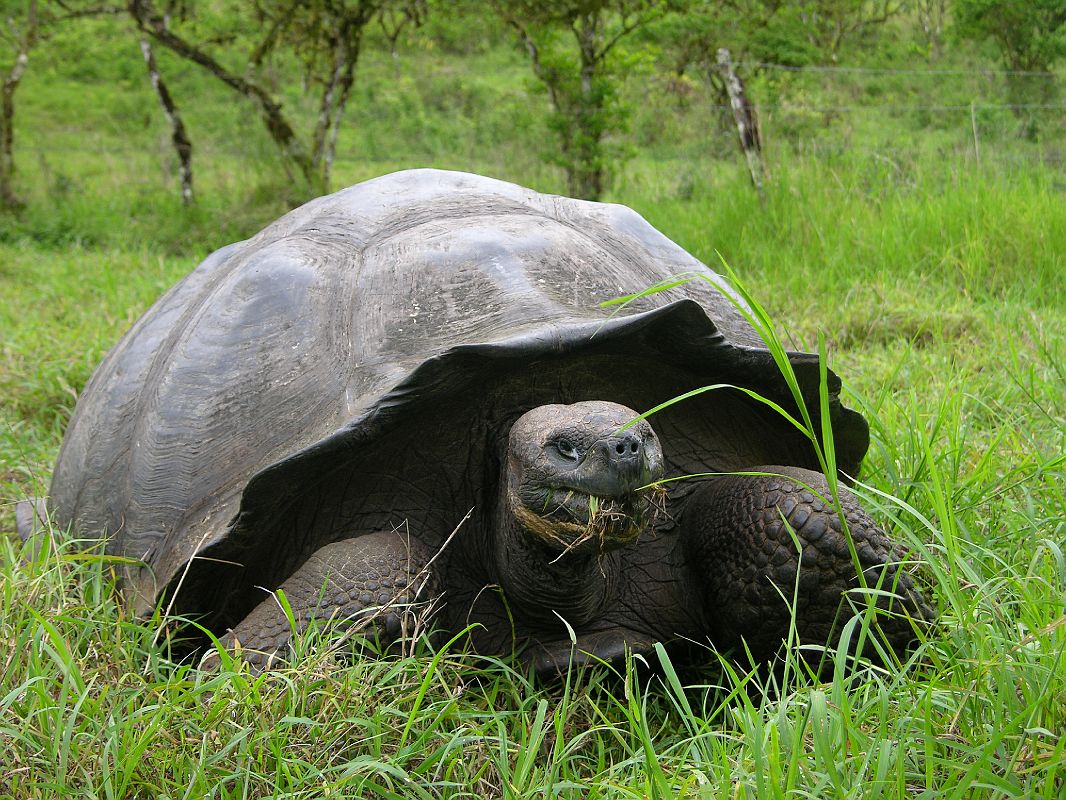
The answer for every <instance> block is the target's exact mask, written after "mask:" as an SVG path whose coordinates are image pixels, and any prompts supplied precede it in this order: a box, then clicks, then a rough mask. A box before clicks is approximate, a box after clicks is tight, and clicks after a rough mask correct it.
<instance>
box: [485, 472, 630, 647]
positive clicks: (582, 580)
mask: <svg viewBox="0 0 1066 800" xmlns="http://www.w3.org/2000/svg"><path fill="white" fill-rule="evenodd" d="M501 483H502V484H503V487H504V491H503V492H502V494H501V496H500V498H499V506H498V507H497V514H496V516H495V519H496V525H497V529H496V531H495V537H494V545H495V546H494V550H495V553H494V560H495V571H496V580H497V582H498V583H499V584H500V586H501V587H502V588H503V591H504V594H505V595H506V597H507V602H508V605H509V608H510V611H511V613H512V614H513V615H514V616H515V617H517V618H520V619H522V620H523V621H527V622H531V623H535V624H537V626H538V627H554V626H555V625H556V624H560V625H561V623H560V622H559V617H562V618H563V619H564V620H566V622H567V623H569V624H570V625H571V626H572V627H574V628H577V627H580V626H582V625H584V624H586V623H588V622H590V621H591V620H593V619H595V618H596V617H597V616H599V615H600V614H601V613H602V612H603V610H604V609H605V608H606V607H607V605H608V603H610V601H611V599H612V597H613V594H614V587H615V585H616V583H617V580H616V579H617V576H618V571H619V565H618V554H617V552H611V553H602V552H600V551H599V550H598V548H587V549H585V551H584V552H576V551H571V552H569V553H567V554H565V555H564V556H562V558H559V552H560V551H559V550H558V549H555V548H552V547H549V546H548V545H546V544H544V543H543V542H542V541H541V540H539V539H538V538H537V537H536V536H533V535H531V534H530V533H528V532H527V531H526V530H525V529H524V528H523V527H522V524H521V523H520V522H519V520H518V519H516V518H515V516H514V514H512V513H511V512H510V504H509V500H508V494H507V489H506V487H507V481H506V480H504V481H501ZM556 559H558V560H556ZM552 562H554V563H552ZM553 612H554V613H553ZM556 614H558V615H559V616H558V617H557V616H556Z"/></svg>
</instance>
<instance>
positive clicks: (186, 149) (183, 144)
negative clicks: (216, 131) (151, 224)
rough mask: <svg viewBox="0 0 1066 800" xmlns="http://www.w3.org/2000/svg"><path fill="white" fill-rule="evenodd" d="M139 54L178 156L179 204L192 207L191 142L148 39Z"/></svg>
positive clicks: (143, 42) (143, 41) (142, 44)
mask: <svg viewBox="0 0 1066 800" xmlns="http://www.w3.org/2000/svg"><path fill="white" fill-rule="evenodd" d="M141 52H142V53H143V54H144V63H145V65H146V66H147V67H148V77H149V78H150V79H151V81H152V87H153V88H154V89H155V93H156V94H157V95H158V96H159V104H160V105H161V106H162V107H163V113H164V114H165V115H166V118H167V122H169V123H170V139H171V141H172V142H173V143H174V151H175V152H176V153H177V154H178V174H179V176H180V178H181V202H182V203H184V204H185V205H187V206H188V205H192V202H193V193H192V141H191V140H190V139H189V136H188V134H187V133H186V131H185V123H184V122H182V119H181V114H180V113H179V112H178V107H177V105H176V104H175V103H174V98H173V97H172V96H171V94H170V90H169V89H167V85H166V83H165V82H164V81H163V76H162V75H160V74H159V66H158V65H157V64H156V61H155V54H154V53H153V52H152V45H151V44H150V43H149V42H148V39H146V38H142V39H141Z"/></svg>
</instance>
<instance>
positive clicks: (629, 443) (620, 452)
mask: <svg viewBox="0 0 1066 800" xmlns="http://www.w3.org/2000/svg"><path fill="white" fill-rule="evenodd" d="M611 449H612V450H613V451H614V452H615V454H616V455H617V456H618V458H619V459H621V460H624V461H629V460H631V459H633V458H635V457H636V456H638V455H639V453H640V451H641V449H642V448H641V443H640V439H639V438H638V437H637V436H634V435H632V434H623V435H622V436H619V437H618V438H617V439H615V440H614V442H612V443H611Z"/></svg>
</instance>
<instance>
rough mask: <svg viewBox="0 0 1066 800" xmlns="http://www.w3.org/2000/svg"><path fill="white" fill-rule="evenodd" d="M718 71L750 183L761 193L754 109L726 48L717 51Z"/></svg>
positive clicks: (759, 158) (760, 159)
mask: <svg viewBox="0 0 1066 800" xmlns="http://www.w3.org/2000/svg"><path fill="white" fill-rule="evenodd" d="M718 70H719V71H720V72H721V73H722V80H723V81H724V82H725V88H726V91H727V92H728V93H729V106H730V108H731V109H732V110H733V119H734V120H735V121H736V123H737V133H738V134H739V135H740V147H741V149H742V150H743V151H744V157H745V158H746V159H747V161H748V172H750V173H751V182H752V184H753V185H754V186H755V191H756V192H758V193H759V199H760V200H761V199H762V198H763V193H762V176H763V166H762V141H761V138H760V136H759V122H758V119H757V118H756V116H755V108H754V107H753V106H752V104H751V103H750V102H749V100H748V96H747V93H746V92H745V91H744V84H743V83H741V81H740V77H739V76H738V75H737V73H736V71H735V70H734V69H733V60H732V59H731V58H730V56H729V51H728V50H727V49H726V48H724V47H723V48H721V49H720V50H719V51H718Z"/></svg>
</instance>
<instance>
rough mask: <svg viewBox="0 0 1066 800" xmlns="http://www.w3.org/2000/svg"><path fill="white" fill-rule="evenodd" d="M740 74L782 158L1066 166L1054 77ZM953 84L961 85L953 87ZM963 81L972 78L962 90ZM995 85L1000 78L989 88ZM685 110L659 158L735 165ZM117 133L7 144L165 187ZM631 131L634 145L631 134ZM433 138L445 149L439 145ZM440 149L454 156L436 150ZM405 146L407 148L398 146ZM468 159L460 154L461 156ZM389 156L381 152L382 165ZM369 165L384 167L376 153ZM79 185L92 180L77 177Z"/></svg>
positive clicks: (226, 141)
mask: <svg viewBox="0 0 1066 800" xmlns="http://www.w3.org/2000/svg"><path fill="white" fill-rule="evenodd" d="M738 67H739V69H740V70H742V71H744V72H746V73H747V76H748V78H749V89H750V91H749V99H750V100H751V102H752V105H753V107H754V108H755V110H756V113H757V115H758V118H759V121H760V125H761V127H762V129H763V134H764V141H765V142H766V144H767V147H768V149H769V151H770V153H771V154H773V153H776V154H780V153H781V152H782V150H783V149H785V148H788V149H790V150H791V151H792V152H794V153H796V154H797V155H800V156H804V157H810V158H815V159H838V158H841V157H846V156H857V157H860V158H871V159H885V158H887V159H891V160H893V161H896V162H899V163H901V164H905V163H907V162H914V161H917V160H919V159H922V158H929V157H932V158H933V159H936V158H952V157H957V158H958V159H959V160H961V161H963V162H968V163H970V164H976V163H978V162H980V163H984V162H989V161H994V162H1001V163H1003V164H1008V165H1015V164H1017V165H1025V164H1028V165H1034V164H1035V165H1040V166H1046V167H1051V168H1054V169H1056V170H1058V169H1061V168H1062V167H1063V166H1064V165H1066V101H1064V100H1063V99H1062V98H1061V96H1059V95H1057V94H1055V93H1054V92H1057V91H1058V77H1059V76H1058V75H1056V74H1054V73H1050V72H1041V71H1017V70H995V69H986V68H979V69H955V68H952V69H941V68H935V67H930V68H884V67H851V66H835V65H815V66H793V65H788V64H776V63H770V62H762V61H743V62H740V64H739V65H738ZM709 68H710V67H709ZM757 71H762V72H767V73H773V72H781V73H789V74H796V75H803V74H807V75H809V79H808V80H807V82H806V84H804V85H802V86H800V88H799V89H796V88H795V87H791V88H790V87H786V88H785V89H784V90H781V89H780V88H779V87H778V88H776V89H775V87H773V86H770V85H769V84H766V83H765V82H763V83H760V82H759V81H758V80H757V79H755V78H753V77H751V76H752V75H753V74H754V73H755V72H757ZM856 76H858V77H860V78H862V77H867V76H895V77H898V78H900V80H898V81H890V82H888V83H889V84H890V85H889V86H888V87H887V88H886V87H884V86H881V87H878V88H877V89H876V92H875V91H872V90H871V89H872V86H873V81H865V80H854V78H855V77H856ZM1019 77H1020V78H1026V79H1033V80H1034V81H1035V82H1036V83H1039V84H1042V85H1043V84H1046V85H1047V87H1050V88H1049V91H1051V90H1053V92H1052V94H1051V95H1050V96H1051V97H1052V98H1053V99H1052V100H1051V101H1044V102H1035V101H1034V102H1012V101H1010V99H1009V98H1007V99H1005V98H1004V96H1003V95H1004V93H1005V92H1006V89H1005V87H1004V86H1003V84H1002V82H1003V81H1004V80H1005V79H1007V78H1019ZM954 78H959V79H965V80H959V81H955V80H953V79H954ZM925 79H928V81H929V82H932V85H930V83H929V82H927V81H926V80H925ZM973 79H978V80H977V81H973ZM801 80H802V79H801ZM966 80H969V81H971V82H970V83H969V84H967V83H966ZM997 81H998V82H1000V83H999V84H998V85H997V84H996V83H995V82H997ZM954 84H958V85H954ZM642 91H644V92H647V93H648V94H647V95H646V96H645V97H646V98H647V99H648V100H649V101H650V100H652V99H655V98H653V97H652V95H653V94H654V93H655V92H662V83H660V84H655V83H654V82H653V81H649V82H646V85H645V86H643V88H642ZM775 92H776V93H775ZM967 96H968V99H967ZM414 99H417V98H414ZM835 100H839V102H835ZM398 105H403V104H398ZM647 105H648V108H649V109H650V108H653V104H652V103H651V102H649V103H648V104H647ZM688 105H689V108H690V110H689V111H685V112H682V111H679V110H677V109H673V110H669V111H668V112H667V113H677V114H679V115H680V114H683V113H687V114H689V115H691V116H694V117H698V118H694V119H692V120H689V121H688V122H687V123H685V124H683V125H678V126H677V127H676V128H674V129H670V130H669V131H668V132H665V133H663V132H660V131H658V130H656V131H654V135H657V136H659V137H660V139H659V140H658V142H657V146H659V150H658V151H657V152H660V153H666V155H665V156H664V157H665V158H667V159H669V158H680V159H685V158H699V159H704V158H709V159H715V158H720V159H731V158H735V157H736V156H735V154H736V147H737V145H736V129H735V127H734V125H733V122H732V116H731V114H732V109H731V106H730V105H728V104H726V103H722V102H719V101H718V100H717V99H716V98H714V97H711V96H708V95H703V96H702V97H701V96H695V97H693V98H690V100H689V104H688ZM664 107H665V103H664V102H663V101H662V100H661V98H660V99H659V104H658V106H657V107H655V108H657V109H659V110H658V111H656V110H648V109H641V110H638V114H641V113H642V114H644V116H645V117H646V118H647V119H649V120H652V122H653V124H651V125H650V127H652V128H659V127H662V128H663V129H664V130H665V129H666V128H667V127H668V126H665V125H660V120H658V119H653V118H655V117H656V115H657V114H658V113H660V111H662V110H663V109H664ZM351 113H352V116H353V122H352V124H351V126H350V127H349V128H348V130H347V131H346V132H345V134H344V135H342V138H341V144H340V146H339V148H338V152H337V158H336V160H337V163H338V165H339V164H341V163H342V162H343V163H345V164H347V165H352V164H358V163H359V162H360V161H362V162H364V163H371V162H373V161H375V159H374V158H372V157H368V155H367V153H368V149H370V148H367V147H366V145H365V142H364V140H363V139H362V138H360V137H363V136H364V135H365V130H363V129H362V128H361V127H360V126H361V125H365V123H362V122H360V121H359V119H361V118H360V117H359V115H358V112H357V111H355V110H354V109H353V110H352V112H351ZM383 113H384V112H383V111H379V112H378V113H377V115H376V117H375V121H374V122H373V123H372V124H373V125H374V126H376V127H377V128H378V129H379V130H386V129H387V130H396V131H399V130H401V129H402V124H409V123H410V121H409V120H401V119H390V118H388V117H385V116H383ZM470 116H475V115H470ZM146 119H148V118H147V117H146ZM401 123H402V124H401ZM146 124H147V123H146ZM686 125H687V127H685V126H686ZM457 130H458V128H457ZM471 130H473V128H472V129H471ZM715 130H717V134H716V133H714V131H715ZM1034 131H1038V134H1034ZM693 132H696V133H695V135H692V134H693ZM126 133H128V131H124V130H123V128H122V127H121V126H119V125H117V124H116V125H113V126H108V128H107V129H106V130H102V131H101V132H100V134H98V135H93V134H91V133H89V132H87V131H84V130H80V129H78V128H77V127H76V126H72V127H70V128H69V129H65V130H63V129H57V130H52V131H50V132H49V135H48V136H47V137H38V138H36V139H30V138H29V137H25V138H22V139H20V140H19V141H18V142H17V145H16V151H17V154H19V155H20V160H21V161H22V162H23V163H25V165H26V166H29V167H30V170H31V171H36V172H38V173H39V174H40V175H41V176H42V177H43V179H44V181H45V182H46V183H48V184H52V183H57V182H58V183H60V184H62V183H63V182H64V181H68V178H69V180H74V181H77V180H80V176H90V175H93V176H96V177H95V178H92V179H93V180H95V179H97V178H98V179H100V180H108V175H109V174H110V173H114V172H115V170H114V169H113V165H114V164H115V163H116V161H117V160H120V161H125V162H128V163H135V164H138V165H144V167H143V169H141V170H140V171H138V172H136V174H137V175H138V176H139V177H140V179H142V180H143V181H144V182H158V181H159V179H160V177H161V176H162V177H163V179H164V180H166V181H170V180H172V179H173V175H174V173H175V166H174V160H175V159H174V154H173V150H172V146H171V143H170V139H169V132H168V131H166V130H164V128H163V126H162V125H161V123H160V124H157V125H155V126H154V130H153V131H151V132H139V133H137V134H136V135H135V136H128V137H126V138H124V134H126ZM193 133H194V145H195V148H196V149H195V151H194V153H195V156H194V169H196V171H197V174H200V173H202V172H203V171H205V170H210V169H212V168H213V167H214V166H215V165H212V161H213V160H215V161H217V162H219V163H218V168H219V169H223V170H227V171H230V172H232V171H237V172H239V173H241V174H244V173H246V172H248V171H252V172H254V171H255V170H256V169H257V168H258V165H261V164H262V163H263V161H264V160H270V159H273V158H275V151H274V147H273V144H272V143H271V142H270V141H269V139H268V138H267V136H266V134H265V133H263V132H262V131H261V130H260V129H259V127H258V125H257V124H255V123H254V122H249V121H248V120H246V121H245V123H244V125H243V129H242V132H241V133H240V134H239V135H234V136H233V137H232V138H223V137H219V136H218V135H216V136H215V137H213V138H209V137H203V138H199V139H198V138H196V136H195V131H194V132H193ZM459 133H460V134H462V133H463V131H461V130H460V131H459ZM508 133H509V135H510V136H511V137H512V138H513V141H509V142H501V143H499V145H500V146H501V147H511V148H513V147H514V146H515V143H516V142H522V141H526V140H528V142H526V143H527V144H528V148H527V149H530V150H536V151H538V152H540V153H541V154H542V155H543V154H544V153H543V151H544V150H546V149H547V148H548V147H550V143H551V142H552V139H551V137H550V136H544V135H541V134H542V133H543V132H539V133H538V132H536V131H523V130H516V131H510V132H508ZM504 135H507V134H504ZM632 135H633V137H634V139H639V136H638V135H637V134H632ZM671 136H672V137H673V139H672V140H670V141H667V142H666V143H665V145H662V144H661V142H662V137H671ZM523 137H524V138H523ZM427 138H428V137H427ZM472 138H475V137H474V136H472ZM683 140H684V141H683ZM395 141H396V143H397V144H398V145H399V147H398V148H397V152H396V154H395V159H396V160H397V161H405V160H406V161H412V160H421V161H422V162H423V163H438V162H440V163H443V162H448V163H450V164H455V163H456V162H457V161H460V160H461V157H462V151H461V149H460V147H455V146H454V144H453V139H452V138H450V137H438V143H437V144H433V143H430V144H427V146H426V147H425V148H424V149H423V150H419V149H418V144H417V142H415V143H414V144H412V143H411V142H410V141H409V140H408V138H407V137H406V136H405V135H400V134H399V133H397V135H396V137H395ZM440 141H443V142H445V144H443V145H441V144H439V142H440ZM642 144H644V143H642V142H641V141H636V148H637V149H638V150H639V149H640V147H641V146H642ZM448 146H453V147H455V149H453V150H447V149H445V148H446V147H448ZM389 147H391V143H390V144H389ZM404 147H406V148H407V150H406V151H404V150H403V149H402V148H404ZM434 147H436V148H437V149H434ZM649 147H650V146H649ZM475 149H476V148H475ZM379 150H380V148H379ZM469 151H470V148H467V151H466V152H469ZM457 154H458V155H457ZM771 157H773V156H772V155H771ZM391 158H392V153H391V152H389V153H387V154H386V157H385V158H384V160H389V159H391ZM536 158H537V156H536V155H531V156H530V160H531V161H535V160H536ZM376 160H377V161H382V160H383V157H382V156H381V154H380V153H379V154H378V157H377V159H376ZM527 166H528V165H527ZM470 168H472V169H477V168H478V164H477V163H472V164H471V167H470ZM122 174H123V175H125V176H126V177H125V178H123V180H129V174H130V173H129V171H128V170H123V171H122ZM86 180H87V181H88V180H90V179H89V178H88V177H86ZM68 182H69V181H68Z"/></svg>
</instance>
